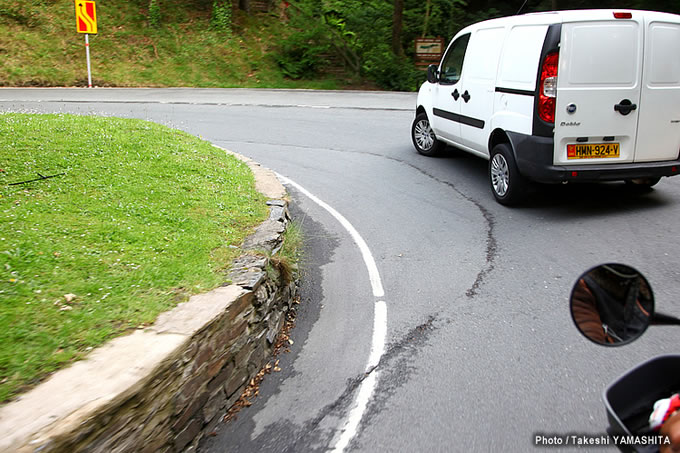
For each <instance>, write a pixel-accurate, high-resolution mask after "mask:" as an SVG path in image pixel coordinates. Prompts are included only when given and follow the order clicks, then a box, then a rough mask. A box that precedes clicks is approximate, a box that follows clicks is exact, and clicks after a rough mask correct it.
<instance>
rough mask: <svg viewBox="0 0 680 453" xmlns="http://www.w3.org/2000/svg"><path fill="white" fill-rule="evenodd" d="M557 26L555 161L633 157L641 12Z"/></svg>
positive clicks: (608, 14)
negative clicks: (558, 44)
mask: <svg viewBox="0 0 680 453" xmlns="http://www.w3.org/2000/svg"><path fill="white" fill-rule="evenodd" d="M597 14H598V16H597V17H593V18H592V19H591V20H588V21H582V20H576V21H573V22H568V21H567V20H565V22H564V23H563V25H562V37H561V43H560V56H559V66H558V76H557V103H556V109H555V152H554V157H553V161H554V163H555V164H557V165H559V164H563V165H569V164H579V165H583V164H591V163H592V164H602V163H610V162H611V163H615V162H616V163H624V162H633V160H634V159H635V143H636V139H637V137H636V132H637V125H638V115H639V112H640V109H639V108H638V107H639V104H640V94H641V83H640V80H641V77H642V56H643V47H642V43H643V30H644V27H643V21H642V15H641V14H638V15H637V16H638V17H636V15H635V14H633V15H632V18H625V19H615V18H614V16H613V14H612V13H611V12H598V13H597Z"/></svg>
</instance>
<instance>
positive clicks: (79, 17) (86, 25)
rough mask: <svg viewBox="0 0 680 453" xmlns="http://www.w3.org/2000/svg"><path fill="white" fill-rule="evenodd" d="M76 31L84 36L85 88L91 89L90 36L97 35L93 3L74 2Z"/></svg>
mask: <svg viewBox="0 0 680 453" xmlns="http://www.w3.org/2000/svg"><path fill="white" fill-rule="evenodd" d="M75 6H76V30H77V31H78V33H84V34H85V55H86V56H87V87H88V88H92V68H91V66H90V34H94V35H96V34H97V12H96V9H95V4H94V2H93V1H87V0H75Z"/></svg>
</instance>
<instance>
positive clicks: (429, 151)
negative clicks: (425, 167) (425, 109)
mask: <svg viewBox="0 0 680 453" xmlns="http://www.w3.org/2000/svg"><path fill="white" fill-rule="evenodd" d="M411 139H412V140H413V146H415V147H416V151H418V152H419V153H420V154H422V155H423V156H430V157H432V156H436V155H437V154H439V153H440V152H441V151H442V150H443V149H444V148H445V147H446V145H445V144H444V143H442V142H440V141H439V140H437V137H436V136H435V135H434V131H433V130H432V127H431V126H430V120H429V119H428V118H427V114H425V113H419V114H418V115H416V119H415V120H413V124H412V125H411Z"/></svg>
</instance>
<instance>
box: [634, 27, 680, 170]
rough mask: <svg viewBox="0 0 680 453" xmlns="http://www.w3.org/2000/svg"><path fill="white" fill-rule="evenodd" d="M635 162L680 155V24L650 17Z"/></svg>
mask: <svg viewBox="0 0 680 453" xmlns="http://www.w3.org/2000/svg"><path fill="white" fill-rule="evenodd" d="M645 22H646V27H645V28H646V32H645V52H644V54H645V56H644V67H643V69H642V97H641V99H640V108H639V110H640V113H639V115H640V118H639V120H638V136H637V146H636V147H635V162H653V161H661V160H672V159H677V158H678V152H679V151H680V24H677V23H671V22H667V21H665V20H664V18H659V19H654V18H651V17H650V18H648V19H646V20H645Z"/></svg>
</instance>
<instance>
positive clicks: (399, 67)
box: [361, 44, 425, 91]
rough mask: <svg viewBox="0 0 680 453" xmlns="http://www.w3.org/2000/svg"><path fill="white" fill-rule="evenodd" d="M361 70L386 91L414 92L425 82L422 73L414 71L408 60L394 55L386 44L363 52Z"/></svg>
mask: <svg viewBox="0 0 680 453" xmlns="http://www.w3.org/2000/svg"><path fill="white" fill-rule="evenodd" d="M361 70H362V73H363V75H364V76H366V77H368V78H370V79H372V80H373V81H375V82H376V83H377V84H378V85H379V86H380V87H381V88H385V89H387V90H395V91H415V90H417V89H418V87H419V86H420V84H421V83H423V81H424V80H425V73H424V72H423V71H421V70H419V69H416V68H415V66H414V64H413V62H412V61H410V60H409V59H408V58H406V57H399V56H396V55H394V53H392V49H391V48H390V46H389V45H388V44H383V45H379V46H376V47H374V48H372V49H368V50H367V51H365V52H364V55H363V65H362V68H361Z"/></svg>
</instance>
